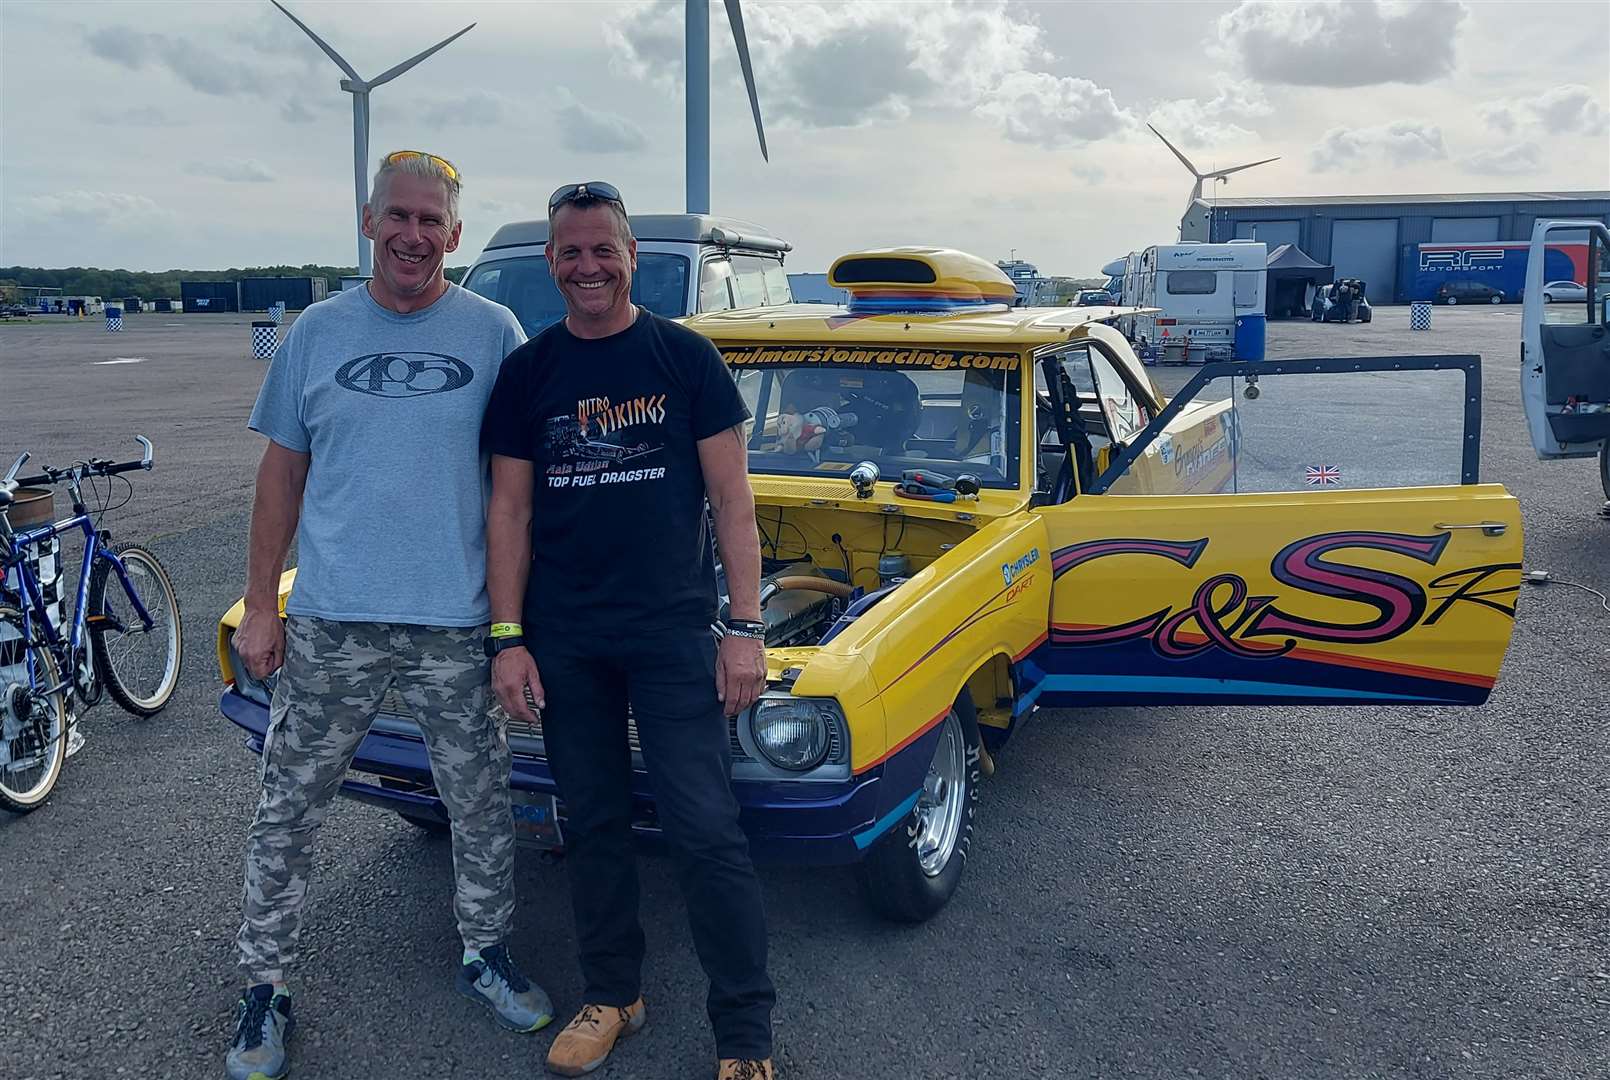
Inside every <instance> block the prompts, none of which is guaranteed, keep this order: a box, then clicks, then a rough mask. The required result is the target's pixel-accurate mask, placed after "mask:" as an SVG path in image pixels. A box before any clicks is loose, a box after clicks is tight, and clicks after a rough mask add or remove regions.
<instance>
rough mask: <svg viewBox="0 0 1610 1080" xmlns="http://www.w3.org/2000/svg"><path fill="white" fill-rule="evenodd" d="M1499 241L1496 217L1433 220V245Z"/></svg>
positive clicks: (1440, 218) (1441, 218)
mask: <svg viewBox="0 0 1610 1080" xmlns="http://www.w3.org/2000/svg"><path fill="white" fill-rule="evenodd" d="M1497 239H1498V219H1497V218H1495V217H1439V218H1432V219H1431V242H1432V243H1433V244H1484V243H1487V242H1489V241H1492V240H1497Z"/></svg>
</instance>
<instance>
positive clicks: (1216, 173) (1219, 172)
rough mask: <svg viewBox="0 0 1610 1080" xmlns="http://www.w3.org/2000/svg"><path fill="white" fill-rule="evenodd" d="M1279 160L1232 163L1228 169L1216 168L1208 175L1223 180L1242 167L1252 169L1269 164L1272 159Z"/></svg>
mask: <svg viewBox="0 0 1610 1080" xmlns="http://www.w3.org/2000/svg"><path fill="white" fill-rule="evenodd" d="M1279 160H1280V159H1279V158H1277V157H1271V158H1264V159H1263V160H1262V161H1252V162H1248V163H1247V164H1245V165H1232V166H1231V167H1230V168H1228V169H1215V170H1213V171H1212V172H1210V173H1207V174H1206V175H1207V176H1211V177H1213V178H1214V179H1217V180H1223V179H1224V178H1225V177H1227V176H1229V175H1230V174H1231V173H1238V172H1240V171H1241V170H1242V169H1250V168H1252V167H1253V166H1255V165H1267V164H1269V163H1270V162H1271V161H1279Z"/></svg>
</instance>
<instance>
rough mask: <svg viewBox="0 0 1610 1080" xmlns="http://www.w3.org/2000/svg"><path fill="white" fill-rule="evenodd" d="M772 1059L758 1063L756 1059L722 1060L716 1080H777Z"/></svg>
mask: <svg viewBox="0 0 1610 1080" xmlns="http://www.w3.org/2000/svg"><path fill="white" fill-rule="evenodd" d="M776 1077H777V1074H776V1073H774V1072H772V1069H771V1058H767V1059H766V1060H765V1061H758V1060H756V1059H754V1058H722V1059H721V1067H720V1068H719V1069H718V1070H717V1072H716V1080H776Z"/></svg>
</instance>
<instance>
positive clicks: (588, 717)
mask: <svg viewBox="0 0 1610 1080" xmlns="http://www.w3.org/2000/svg"><path fill="white" fill-rule="evenodd" d="M527 626H530V622H529V621H528V622H527ZM531 645H532V652H533V655H534V656H535V657H536V661H537V668H538V670H539V671H540V672H541V675H542V686H543V689H544V691H545V692H546V697H547V702H546V706H547V707H546V708H545V709H544V711H543V735H544V738H545V742H546V745H547V751H548V761H549V764H550V765H551V766H552V768H553V774H554V779H555V780H556V781H558V784H559V792H560V796H561V797H562V798H563V799H564V803H565V810H566V815H567V821H566V824H565V846H566V849H567V858H566V863H567V865H568V868H569V874H570V893H571V903H572V906H573V907H574V909H575V916H576V937H577V941H578V944H579V947H580V952H581V969H582V977H583V979H584V980H585V981H586V984H587V988H586V1001H587V1002H588V1003H590V1004H596V1005H629V1004H631V1003H632V1002H633V1001H636V1000H637V998H638V995H639V993H640V990H641V983H642V969H643V929H642V926H641V925H640V924H639V922H638V912H637V908H638V884H637V864H636V861H635V859H634V856H633V850H632V837H631V820H632V797H631V781H632V759H631V751H630V749H629V747H628V746H627V742H626V706H627V702H628V701H630V702H631V708H632V715H633V717H634V718H635V719H636V721H637V734H638V740H639V742H640V743H641V745H642V749H643V760H644V762H645V764H646V765H647V768H648V775H649V782H650V784H651V786H652V787H653V789H654V799H655V803H656V805H657V807H658V810H659V817H660V826H661V828H662V829H663V830H664V833H665V837H666V840H667V841H668V843H669V845H670V847H671V849H672V852H673V853H674V855H675V858H676V863H677V878H678V881H679V882H680V884H681V886H682V896H683V899H684V900H685V901H686V902H687V906H688V923H689V925H690V927H691V928H692V931H693V944H694V948H695V949H696V950H697V951H698V954H699V962H700V963H701V964H702V965H703V966H704V971H705V974H706V975H707V976H708V977H709V979H710V991H709V997H708V999H707V1003H706V1004H707V1008H708V1010H709V1013H710V1024H711V1026H712V1027H713V1028H714V1029H715V1036H716V1049H717V1052H718V1056H720V1057H724V1058H767V1057H770V1056H771V1010H772V1006H773V1004H775V1002H776V1000H777V993H776V990H775V989H774V988H773V986H772V983H771V979H770V978H769V977H768V976H767V974H766V915H765V911H764V910H763V907H762V903H761V896H760V883H759V881H758V880H757V879H756V877H755V869H754V865H753V864H752V863H751V862H750V859H749V841H748V838H747V837H746V836H745V835H744V832H743V829H742V828H740V827H739V824H738V801H737V799H736V798H734V796H733V793H732V784H731V781H730V771H731V761H732V750H731V744H730V743H729V742H728V734H727V731H728V728H727V719H726V717H725V716H724V715H722V712H721V703H720V702H719V701H718V700H717V698H716V685H715V656H716V643H715V640H714V638H713V636H712V635H711V633H710V631H709V630H708V629H707V628H699V629H678V630H670V631H659V632H651V633H639V634H636V635H632V636H622V637H617V638H611V639H608V640H605V639H601V638H598V637H588V638H585V639H584V638H583V637H582V636H581V635H576V634H574V633H571V634H565V633H563V632H559V631H550V632H543V631H537V632H536V633H535V634H533V635H532V639H531Z"/></svg>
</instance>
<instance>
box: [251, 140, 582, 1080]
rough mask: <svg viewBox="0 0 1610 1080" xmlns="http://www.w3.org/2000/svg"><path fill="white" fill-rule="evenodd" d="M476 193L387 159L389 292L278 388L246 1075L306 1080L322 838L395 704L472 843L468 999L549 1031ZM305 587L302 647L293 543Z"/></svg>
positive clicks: (495, 353) (373, 214) (268, 491)
mask: <svg viewBox="0 0 1610 1080" xmlns="http://www.w3.org/2000/svg"><path fill="white" fill-rule="evenodd" d="M458 197H459V175H458V170H457V169H456V168H455V167H454V166H453V165H452V164H451V163H449V162H447V161H445V160H443V159H442V158H438V157H433V156H431V155H428V154H422V153H418V152H415V151H402V152H399V153H395V154H388V155H387V156H386V157H385V158H384V159H383V161H382V164H381V168H380V171H379V172H378V173H377V174H376V176H375V181H374V195H373V197H372V198H371V199H370V201H369V204H368V205H367V206H365V207H364V215H363V229H364V234H365V235H366V236H368V237H370V238H371V239H372V240H373V241H374V266H375V276H374V278H373V280H371V281H370V282H368V284H367V285H366V286H364V287H359V288H356V289H352V290H349V291H347V292H344V293H340V294H338V295H336V296H334V297H332V298H330V299H329V300H326V301H323V302H321V303H318V304H315V305H313V306H312V307H311V308H309V309H307V311H305V312H303V313H302V315H301V317H300V318H298V319H297V320H296V323H295V324H294V325H293V326H292V327H291V330H290V333H289V334H288V335H287V336H286V339H285V344H284V346H283V347H282V348H281V349H280V350H279V353H278V354H277V355H276V356H275V358H274V360H273V362H272V364H271V365H270V366H269V370H268V375H267V377H266V378H265V379H264V380H263V388H262V392H261V393H260V394H259V396H258V399H257V407H256V408H255V409H253V410H252V416H251V421H250V426H251V428H252V430H254V431H257V432H260V433H262V434H263V435H266V436H267V437H268V439H269V444H268V447H267V449H266V450H265V451H264V453H263V460H262V464H261V465H260V466H259V467H258V472H257V491H256V499H255V501H254V503H253V506H252V527H251V545H250V552H249V555H248V559H247V572H246V573H247V585H246V601H245V607H246V611H245V615H244V616H243V617H242V619H241V621H240V626H239V628H238V629H237V630H236V632H235V637H234V646H235V651H236V653H237V654H238V655H239V656H240V657H241V659H242V661H243V662H244V663H245V665H246V667H247V668H248V669H250V671H251V673H252V674H253V675H255V676H257V677H258V678H266V677H267V676H268V675H269V674H270V673H272V672H274V671H276V670H277V671H279V679H278V682H277V684H276V686H275V689H274V698H273V704H272V706H271V708H270V711H269V726H268V732H267V735H266V736H265V738H264V745H263V774H262V794H261V796H260V798H259V800H258V804H257V812H256V815H255V816H254V818H253V820H252V826H251V831H250V832H249V833H248V836H247V843H246V884H245V890H244V897H243V901H242V904H243V909H244V910H243V919H242V923H241V927H240V933H239V937H238V939H237V943H238V945H239V949H240V964H241V970H242V973H243V975H244V977H245V982H246V990H245V991H244V992H243V993H242V995H241V1000H240V1005H239V1013H238V1016H237V1021H236V1031H235V1040H234V1043H233V1045H232V1046H231V1047H230V1050H229V1055H228V1059H227V1062H226V1064H227V1067H228V1071H229V1075H230V1076H231V1077H233V1078H235V1080H246V1078H247V1077H253V1076H267V1077H277V1076H283V1075H284V1074H285V1071H286V1069H287V1068H288V1066H289V1062H288V1058H287V1053H286V1039H287V1037H288V1036H289V1034H290V1032H291V1029H292V1026H293V1021H292V1014H291V999H290V995H289V993H288V992H287V990H286V982H285V980H286V976H287V973H288V969H289V968H290V966H291V964H292V962H293V960H294V959H295V951H296V943H297V938H298V936H299V934H300V931H301V917H302V904H303V900H304V898H305V897H306V894H307V885H308V876H309V871H310V868H311V850H312V841H313V837H314V835H315V833H316V831H317V828H318V826H319V825H320V823H321V822H322V821H323V820H324V818H325V816H326V814H327V813H328V811H329V807H330V802H331V800H332V799H333V798H334V796H335V794H336V792H337V790H338V789H339V787H340V784H341V780H342V778H343V777H344V776H345V775H346V771H347V767H348V765H349V764H350V763H351V761H352V757H353V754H354V753H355V752H356V751H357V749H358V745H359V743H361V742H362V741H363V738H364V736H365V735H366V734H367V732H368V730H369V723H370V721H371V720H372V719H373V717H374V715H375V713H376V712H377V711H378V709H379V707H380V704H381V701H382V699H383V698H384V697H385V696H386V695H387V693H388V692H393V691H394V692H396V693H397V694H398V695H399V696H400V697H401V699H402V701H403V703H404V705H405V706H406V707H407V709H408V712H409V713H410V715H411V716H412V718H413V719H414V720H415V721H416V722H417V723H418V724H419V727H420V730H421V732H422V734H423V735H424V737H425V743H426V746H427V748H428V751H429V755H430V765H431V774H432V781H433V783H434V787H435V789H436V793H437V795H438V796H439V798H440V799H441V802H442V804H443V805H444V806H445V807H446V810H447V813H448V815H449V817H450V818H451V820H452V832H453V866H454V872H455V876H456V879H457V890H456V895H455V904H454V907H455V912H456V914H457V917H458V930H459V936H460V937H461V938H462V939H463V943H464V953H463V957H462V962H461V964H460V965H459V970H458V980H457V982H458V988H459V991H460V992H461V993H463V994H465V995H466V996H468V997H470V998H471V999H473V1000H475V1001H477V1002H479V1003H481V1004H483V1005H485V1006H487V1007H488V1008H490V1009H491V1010H492V1011H493V1013H494V1014H495V1016H496V1018H497V1021H498V1022H499V1023H500V1024H502V1025H503V1026H504V1027H507V1028H512V1029H513V1030H516V1031H535V1030H537V1029H538V1028H541V1027H543V1026H544V1025H546V1024H547V1023H548V1022H549V1021H550V1020H551V1019H552V1017H553V1010H552V1007H551V1006H550V1005H549V1003H548V999H547V997H546V995H544V994H543V992H542V990H541V989H540V988H538V987H535V986H533V985H532V984H531V983H529V982H528V981H527V980H526V979H525V978H524V977H523V976H522V975H521V974H520V972H519V970H518V969H517V968H516V967H515V965H514V962H513V960H512V959H511V958H510V956H509V953H508V949H507V947H506V945H505V943H504V942H505V939H506V938H507V936H508V933H509V928H510V923H511V921H512V918H513V913H514V882H513V859H514V833H513V824H512V821H511V819H510V814H509V765H510V761H509V748H508V744H507V741H506V740H505V738H504V736H503V733H502V731H500V730H499V727H498V724H497V721H496V720H495V719H494V718H493V716H492V715H491V713H490V709H489V707H490V705H491V696H490V683H489V670H488V664H487V661H486V658H485V655H484V653H483V651H482V650H483V647H484V643H485V638H486V632H487V630H486V623H487V619H488V615H489V610H490V609H489V607H488V603H487V595H486V539H485V537H486V528H485V519H486V509H485V508H486V487H487V471H486V462H485V460H484V459H483V457H482V455H481V451H480V444H479V440H480V426H481V416H482V414H483V412H484V411H485V409H486V403H487V399H488V397H489V396H490V394H491V393H492V386H493V383H494V382H495V381H496V378H497V374H498V368H499V366H500V365H501V364H502V362H503V358H504V357H505V356H506V355H508V353H509V352H511V351H512V350H513V349H514V348H515V347H516V346H518V345H520V344H521V343H522V342H524V340H525V335H524V334H523V333H522V332H521V330H520V325H519V323H518V322H517V321H516V320H515V317H514V314H513V313H512V312H510V311H509V310H508V309H507V308H504V307H502V306H500V305H498V304H494V303H492V302H491V301H488V300H484V299H482V298H481V297H479V296H476V295H474V294H473V293H469V292H466V291H465V290H463V289H461V288H459V287H458V286H456V285H452V284H449V283H448V282H447V280H446V278H445V277H444V276H443V273H442V263H443V260H444V259H445V258H446V256H447V253H448V252H450V251H452V250H454V249H455V248H456V247H457V246H458V239H459V231H460V224H459V220H458ZM293 532H294V533H295V535H296V539H297V549H298V557H299V560H300V566H299V567H298V568H297V576H296V581H295V584H294V585H293V586H292V589H291V594H290V597H289V598H288V600H287V602H286V605H285V612H286V618H285V620H284V622H283V624H282V622H281V619H280V615H279V606H278V586H279V578H280V572H281V568H282V567H283V565H284V561H285V555H286V551H287V550H288V548H289V546H290V541H291V536H292V533H293Z"/></svg>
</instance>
